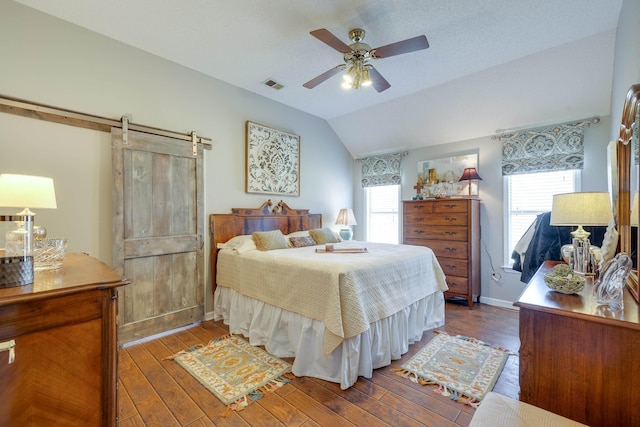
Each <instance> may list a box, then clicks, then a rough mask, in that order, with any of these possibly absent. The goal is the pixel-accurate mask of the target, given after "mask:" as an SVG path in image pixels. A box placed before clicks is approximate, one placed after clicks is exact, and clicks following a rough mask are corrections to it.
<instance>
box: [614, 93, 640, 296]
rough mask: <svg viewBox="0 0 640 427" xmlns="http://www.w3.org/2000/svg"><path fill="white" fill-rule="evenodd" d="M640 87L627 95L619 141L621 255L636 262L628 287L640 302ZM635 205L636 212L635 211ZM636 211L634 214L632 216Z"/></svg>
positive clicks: (618, 215)
mask: <svg viewBox="0 0 640 427" xmlns="http://www.w3.org/2000/svg"><path fill="white" fill-rule="evenodd" d="M639 103H640V84H636V85H633V86H631V88H630V89H629V91H628V92H627V97H626V99H625V103H624V108H623V110H622V119H621V123H620V136H619V138H618V150H617V155H618V194H617V205H618V209H617V225H618V232H619V234H620V252H625V253H627V254H629V256H631V258H632V260H633V268H632V270H631V274H630V275H629V279H628V280H627V287H628V288H629V292H630V293H631V294H632V295H633V298H634V299H635V300H636V301H637V302H640V281H639V279H638V253H637V250H638V247H639V245H638V243H640V233H639V232H638V223H639V222H640V214H639V212H638V207H637V203H638V188H639V185H638V183H639V181H638V176H639V175H640V170H639V166H638V161H639V158H638V125H639V123H640V108H639ZM634 205H635V209H634ZM632 211H633V212H632Z"/></svg>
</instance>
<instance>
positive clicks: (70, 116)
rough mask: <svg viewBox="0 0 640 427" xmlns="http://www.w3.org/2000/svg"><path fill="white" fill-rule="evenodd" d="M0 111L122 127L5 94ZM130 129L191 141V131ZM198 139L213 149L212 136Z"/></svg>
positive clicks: (101, 128)
mask: <svg viewBox="0 0 640 427" xmlns="http://www.w3.org/2000/svg"><path fill="white" fill-rule="evenodd" d="M0 112H3V113H8V114H15V115H17V116H22V117H28V118H31V119H38V120H45V121H48V122H54V123H60V124H64V125H69V126H76V127H81V128H85V129H92V130H97V131H101V132H111V128H112V127H115V128H122V122H121V121H120V120H115V119H109V118H106V117H100V116H94V115H91V114H85V113H79V112H77V111H71V110H66V109H62V108H58V107H52V106H49V105H44V104H38V103H34V102H31V101H25V100H21V99H17V98H10V97H7V96H4V95H0ZM129 130H135V131H138V132H144V133H150V134H153V135H161V136H166V137H169V138H174V139H180V140H183V141H187V142H189V143H191V134H190V133H180V132H174V131H170V130H166V129H159V128H154V127H151V126H144V125H138V124H134V123H129ZM197 139H198V144H202V145H203V147H204V148H205V149H207V150H211V138H205V137H203V136H198V137H197ZM205 141H206V142H205Z"/></svg>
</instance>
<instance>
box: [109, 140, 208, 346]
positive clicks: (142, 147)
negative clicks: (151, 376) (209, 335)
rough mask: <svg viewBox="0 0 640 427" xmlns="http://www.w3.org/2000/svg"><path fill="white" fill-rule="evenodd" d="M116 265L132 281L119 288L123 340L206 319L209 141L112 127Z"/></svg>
mask: <svg viewBox="0 0 640 427" xmlns="http://www.w3.org/2000/svg"><path fill="white" fill-rule="evenodd" d="M111 137H112V149H113V177H114V189H113V208H114V221H113V229H114V247H113V264H114V268H116V269H117V270H118V271H119V272H121V273H122V274H124V275H125V276H126V277H128V278H129V279H131V280H132V281H133V283H132V284H131V285H129V286H125V287H123V288H121V289H120V290H119V302H118V326H119V330H118V334H119V337H118V338H119V342H120V343H126V342H129V341H133V340H136V339H140V338H143V337H146V336H149V335H153V334H156V333H159V332H164V331H167V330H170V329H174V328H176V327H180V326H184V325H186V324H189V323H193V322H195V321H198V320H201V319H202V318H203V313H204V306H203V300H204V292H203V288H204V285H203V284H204V279H203V274H204V273H203V267H204V258H203V250H202V247H203V229H204V216H203V203H202V200H203V178H202V146H201V145H200V144H198V145H197V153H196V155H194V153H193V148H192V145H191V143H189V142H186V141H182V140H177V139H172V138H168V137H163V136H157V135H150V134H146V133H141V132H134V131H128V134H127V138H126V139H127V142H126V143H123V138H122V130H121V129H117V128H113V129H112V131H111Z"/></svg>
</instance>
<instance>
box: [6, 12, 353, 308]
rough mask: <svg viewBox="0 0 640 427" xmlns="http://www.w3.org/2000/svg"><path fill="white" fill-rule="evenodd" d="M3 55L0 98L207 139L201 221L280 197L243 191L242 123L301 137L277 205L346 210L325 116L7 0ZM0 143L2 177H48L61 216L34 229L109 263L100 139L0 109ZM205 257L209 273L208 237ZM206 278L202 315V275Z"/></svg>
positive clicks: (339, 160)
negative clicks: (297, 166) (293, 171)
mask: <svg viewBox="0 0 640 427" xmlns="http://www.w3.org/2000/svg"><path fill="white" fill-rule="evenodd" d="M0 58H2V59H1V66H0V95H2V96H7V97H13V98H19V99H24V100H28V101H32V102H37V103H42V104H46V105H50V106H55V107H59V108H64V109H68V110H73V111H79V112H83V113H87V114H93V115H97V116H103V117H108V118H112V119H119V118H120V117H121V116H122V115H123V114H125V113H130V114H131V115H132V117H133V120H132V121H133V122H134V123H138V124H144V125H148V126H153V127H158V128H162V129H169V130H173V131H179V132H185V133H188V132H190V131H196V132H197V133H198V134H199V135H202V136H206V137H210V138H212V139H213V144H212V145H213V148H212V150H210V151H205V154H204V170H205V206H204V211H205V215H208V214H210V213H227V212H230V210H231V208H233V207H258V206H260V205H261V204H262V203H263V202H265V201H266V200H267V199H268V198H272V199H275V200H279V199H280V197H278V196H268V195H256V194H247V193H245V192H244V176H245V167H244V162H245V156H244V149H245V135H244V126H245V121H246V120H251V121H254V122H258V123H261V124H265V125H268V126H271V127H273V128H276V129H279V130H282V131H285V132H289V133H294V134H297V135H300V137H301V195H300V197H287V198H283V200H284V201H285V202H286V203H287V204H288V205H289V206H291V207H292V208H309V209H311V212H313V213H321V214H323V221H324V223H325V224H326V225H332V224H333V223H334V222H335V218H336V216H337V213H338V210H339V209H340V208H342V207H344V206H350V205H351V202H352V200H353V190H352V186H351V182H352V176H353V159H352V158H351V156H350V154H349V153H348V152H347V150H346V149H345V148H344V146H343V145H342V143H341V141H340V140H339V139H338V138H337V136H336V135H335V133H334V132H333V131H332V130H331V129H330V127H329V126H328V125H327V123H326V121H324V120H321V119H318V118H316V117H313V116H311V115H308V114H306V113H302V112H300V111H298V110H295V109H292V108H289V107H286V106H284V105H282V104H279V103H276V102H273V101H270V100H268V99H266V98H263V97H260V96H257V95H254V94H251V93H249V92H247V91H244V90H241V89H239V88H237V87H234V86H231V85H228V84H225V83H223V82H220V81H218V80H215V79H212V78H209V77H206V76H204V75H203V74H200V73H197V72H195V71H193V70H190V69H187V68H185V67H182V66H180V65H178V64H175V63H171V62H168V61H165V60H163V59H161V58H158V57H156V56H153V55H150V54H148V53H145V52H142V51H140V50H138V49H135V48H132V47H129V46H127V45H124V44H122V43H119V42H116V41H114V40H112V39H109V38H106V37H103V36H100V35H97V34H95V33H92V32H89V31H87V30H85V29H82V28H80V27H77V26H75V25H71V24H69V23H67V22H64V21H62V20H59V19H56V18H53V17H50V16H48V15H46V14H43V13H40V12H37V11H34V10H32V9H30V8H27V7H25V6H22V5H20V4H17V3H14V2H11V1H1V2H0ZM285 90H286V89H285ZM0 148H1V150H0V153H1V154H0V173H24V174H34V175H43V176H51V177H53V178H54V181H55V185H56V192H57V197H58V209H57V210H55V211H53V210H51V211H45V210H41V211H40V212H37V214H38V216H37V217H36V223H39V224H43V225H45V226H46V227H47V228H48V229H49V232H50V235H52V236H53V235H55V236H60V237H67V238H68V239H69V249H70V251H81V252H88V253H89V254H91V255H93V256H95V257H97V258H99V259H101V260H103V261H105V262H107V263H110V262H111V217H112V212H111V147H110V137H109V135H108V134H105V133H101V132H97V131H88V130H84V129H78V128H73V127H68V126H64V125H58V124H53V123H49V122H42V121H39V120H33V119H26V118H21V117H18V116H13V115H10V114H3V113H0ZM0 213H9V214H10V213H14V212H12V211H11V210H9V211H6V209H3V210H1V211H0ZM206 224H208V219H207V222H206ZM205 251H206V252H205V256H206V260H205V262H206V264H207V271H208V269H209V266H208V256H209V240H208V230H207V240H206V246H205ZM206 283H207V288H206V292H205V295H206V297H207V307H206V310H207V311H210V310H211V285H210V279H209V277H208V274H207V277H206Z"/></svg>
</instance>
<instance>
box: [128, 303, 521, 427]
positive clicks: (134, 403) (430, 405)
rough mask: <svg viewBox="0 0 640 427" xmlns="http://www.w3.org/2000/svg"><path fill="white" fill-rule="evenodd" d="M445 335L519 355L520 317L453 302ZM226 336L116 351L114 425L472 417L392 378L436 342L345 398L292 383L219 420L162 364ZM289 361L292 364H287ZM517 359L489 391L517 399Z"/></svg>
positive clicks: (398, 422) (205, 399) (196, 390)
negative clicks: (116, 411)
mask: <svg viewBox="0 0 640 427" xmlns="http://www.w3.org/2000/svg"><path fill="white" fill-rule="evenodd" d="M445 310H446V325H445V326H444V327H442V328H440V329H441V330H443V331H445V332H447V333H448V334H450V335H465V336H471V337H474V338H477V339H480V340H483V341H486V342H488V343H490V344H492V345H495V346H501V347H504V348H506V349H509V350H511V351H512V352H518V351H519V348H520V341H519V338H518V312H517V311H515V310H510V309H505V308H499V307H493V306H489V305H485V304H477V303H476V304H475V305H474V308H473V310H469V309H468V308H467V307H466V306H464V305H461V304H458V303H457V302H448V303H447V305H446V309H445ZM226 333H228V328H227V327H226V326H225V325H224V324H223V323H222V322H212V321H207V322H202V323H200V324H198V325H196V326H193V327H190V328H187V329H183V330H181V331H178V332H176V333H173V334H171V335H167V336H163V337H160V338H156V339H154V340H151V341H147V342H142V343H138V344H133V345H130V346H127V347H125V348H123V349H121V350H120V361H119V373H118V398H119V425H120V426H121V427H128V426H162V427H167V426H190V427H196V426H304V427H312V426H332V427H334V426H367V427H374V426H443V427H444V426H467V425H468V424H469V422H470V420H471V417H472V415H473V412H474V409H473V408H471V407H469V406H467V405H464V404H461V403H457V402H454V401H452V400H450V399H449V398H448V397H444V396H441V395H439V394H437V393H434V392H433V390H434V388H433V387H431V386H420V385H418V384H415V383H413V382H411V381H408V380H406V379H404V378H400V377H398V376H396V375H395V374H394V373H392V372H390V369H393V368H397V367H399V366H400V365H402V363H404V362H405V361H406V360H408V359H409V358H411V357H412V356H413V355H414V354H415V353H416V352H418V351H419V350H420V349H422V347H423V346H424V345H426V344H427V343H428V342H429V341H430V340H431V339H432V338H433V337H434V336H435V334H434V333H433V332H432V331H427V332H425V333H424V335H423V338H422V341H420V342H418V343H415V344H413V345H411V346H410V347H409V352H408V353H407V354H405V355H404V356H403V357H402V359H401V360H397V361H395V362H393V363H392V364H391V365H390V366H388V367H385V368H381V369H378V370H376V371H374V374H373V378H371V379H364V378H359V379H358V381H357V382H356V384H355V385H354V386H353V387H351V388H349V389H348V390H341V389H340V386H339V385H338V384H334V383H330V382H327V381H323V380H318V379H314V378H295V379H293V380H292V381H291V383H289V384H286V385H285V386H283V387H282V388H280V389H279V390H277V391H276V392H274V393H267V394H266V395H265V396H264V397H263V398H262V399H260V400H258V401H256V402H254V403H251V404H250V405H249V406H248V407H247V408H246V409H244V410H243V411H240V412H232V413H231V415H230V416H228V417H223V416H222V415H223V414H224V413H225V410H226V407H225V406H224V405H223V404H222V403H221V402H220V401H219V400H218V399H217V398H216V397H215V396H214V395H213V394H211V393H210V392H209V391H208V390H207V389H206V388H205V387H203V386H202V385H201V384H200V383H199V382H198V381H197V380H195V379H194V378H193V377H192V376H191V375H189V374H188V373H187V372H186V371H185V370H184V369H183V368H181V367H180V366H179V365H178V364H177V363H175V362H174V361H172V360H165V358H166V357H168V356H171V355H173V354H175V353H177V352H178V351H180V350H183V349H185V348H187V347H189V346H191V345H194V344H199V343H207V342H209V341H210V340H211V339H213V338H216V337H219V336H221V335H224V334H226ZM288 361H290V362H291V361H292V360H288ZM519 390H520V389H519V385H518V357H517V356H510V357H509V359H508V361H507V364H506V366H505V368H504V370H503V372H502V374H501V376H500V378H499V380H498V382H497V383H496V386H495V388H494V391H496V392H498V393H500V394H504V395H506V396H509V397H513V398H515V399H517V398H518V394H519Z"/></svg>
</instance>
